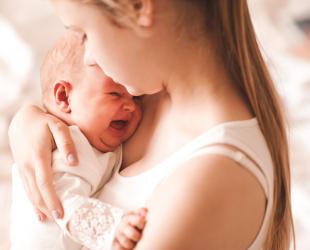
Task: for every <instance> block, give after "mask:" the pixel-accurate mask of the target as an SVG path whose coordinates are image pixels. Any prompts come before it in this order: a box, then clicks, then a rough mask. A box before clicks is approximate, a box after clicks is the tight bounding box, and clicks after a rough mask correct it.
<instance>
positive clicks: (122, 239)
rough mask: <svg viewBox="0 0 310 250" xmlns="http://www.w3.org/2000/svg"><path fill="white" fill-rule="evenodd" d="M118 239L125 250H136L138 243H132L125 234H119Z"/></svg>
mask: <svg viewBox="0 0 310 250" xmlns="http://www.w3.org/2000/svg"><path fill="white" fill-rule="evenodd" d="M116 239H117V241H118V243H119V244H120V245H121V247H123V248H125V249H134V247H135V246H136V242H133V241H131V240H130V239H128V238H127V237H126V236H125V235H124V234H118V235H117V237H116Z"/></svg>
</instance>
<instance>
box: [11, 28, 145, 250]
mask: <svg viewBox="0 0 310 250" xmlns="http://www.w3.org/2000/svg"><path fill="white" fill-rule="evenodd" d="M83 55H84V47H83V45H82V40H81V38H80V37H79V36H78V35H77V34H74V33H73V32H67V33H66V34H65V35H64V36H63V37H62V38H61V39H60V40H59V41H57V42H56V44H55V46H53V48H52V49H51V50H50V51H49V52H48V53H47V56H46V58H45V60H44V62H43V64H42V68H41V84H42V97H43V104H44V107H45V108H46V110H47V112H49V113H50V114H52V115H54V116H56V117H58V118H60V119H61V120H62V121H64V122H65V123H66V124H68V125H69V126H70V132H71V135H72V138H73V140H74V142H75V145H76V147H77V151H78V155H79V165H78V166H76V167H69V166H68V165H67V163H66V162H65V161H63V160H62V158H61V156H60V153H59V152H58V150H55V151H54V152H53V164H52V166H53V172H54V185H55V188H56V190H57V193H58V196H59V198H60V200H61V202H62V204H63V207H64V218H63V219H60V218H59V214H58V213H57V212H55V213H54V214H53V216H54V219H55V221H52V220H51V221H48V222H45V223H43V222H40V221H38V220H36V219H35V218H34V216H35V213H34V211H33V208H32V205H31V203H30V201H29V200H28V198H27V195H26V194H25V193H24V189H23V188H22V183H21V180H20V177H19V175H18V173H17V172H16V171H17V168H16V167H13V173H12V184H13V202H12V209H11V249H24V250H25V249H32V250H39V249H40V250H42V249H70V250H72V249H82V245H84V246H86V247H87V248H91V249H96V248H100V249H110V248H111V244H112V240H113V237H114V233H115V229H116V226H117V225H118V224H119V222H120V220H121V218H122V216H123V215H124V211H122V210H121V209H119V208H117V207H113V206H112V205H109V204H105V203H100V204H99V203H96V200H95V199H92V198H96V197H97V194H98V193H99V192H100V190H101V189H102V188H103V186H104V184H105V183H106V182H107V181H108V180H109V178H110V177H111V176H112V173H113V169H114V167H115V166H119V164H121V162H122V148H121V144H122V143H123V142H124V141H126V140H127V139H128V138H129V137H130V136H131V135H132V134H133V133H134V132H135V130H136V128H137V127H138V124H139V122H140V119H141V115H142V111H141V106H140V104H139V98H136V97H133V96H131V95H130V94H129V93H128V92H127V91H126V89H125V88H124V87H123V86H122V85H120V84H116V83H115V82H113V81H112V80H111V79H110V78H108V77H107V76H106V75H105V74H104V73H103V72H102V70H101V69H100V68H99V67H98V66H95V65H94V66H85V65H84V63H83ZM91 197H92V198H91ZM96 213H97V215H98V214H100V216H99V218H98V216H97V217H96ZM132 214H134V216H137V217H141V215H140V214H138V212H134V213H133V212H131V215H132ZM83 218H84V219H85V218H86V219H87V223H86V224H87V227H86V228H85V220H83ZM142 219H143V218H142ZM142 219H141V218H137V220H136V221H140V222H139V225H133V224H131V225H129V227H132V230H133V231H134V232H138V233H139V234H140V235H138V236H137V234H136V235H135V237H134V238H130V237H127V236H126V233H124V232H123V233H122V228H118V230H117V234H122V238H124V236H125V237H127V239H126V241H127V242H128V241H130V242H131V243H132V248H133V246H134V244H135V243H136V242H137V241H138V238H140V237H141V233H142V232H141V230H142V228H141V220H142ZM83 223H84V225H83ZM137 223H138V222H137ZM83 230H84V231H83ZM124 230H125V228H124ZM126 230H127V232H128V228H127V229H126ZM117 234H116V238H117ZM127 234H128V233H127ZM120 244H121V242H120ZM126 248H127V249H128V245H127V247H126Z"/></svg>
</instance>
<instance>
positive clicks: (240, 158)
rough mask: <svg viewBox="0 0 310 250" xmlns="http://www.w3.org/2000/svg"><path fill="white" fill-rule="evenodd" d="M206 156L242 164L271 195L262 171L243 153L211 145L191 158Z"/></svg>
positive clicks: (267, 193) (222, 146)
mask: <svg viewBox="0 0 310 250" xmlns="http://www.w3.org/2000/svg"><path fill="white" fill-rule="evenodd" d="M206 154H215V155H222V156H225V157H227V158H230V159H232V160H233V161H235V162H237V163H238V164H240V165H241V166H242V167H245V168H246V169H247V170H248V171H250V172H251V173H252V174H253V175H254V176H255V177H256V178H257V179H258V181H259V183H260V185H261V186H262V188H263V190H264V192H265V195H266V197H268V195H269V191H270V190H269V187H268V181H267V178H266V176H265V174H264V173H263V172H262V171H261V169H260V168H259V167H258V166H257V165H256V164H255V163H254V162H253V161H252V160H251V159H250V158H249V157H248V156H246V155H245V154H244V153H243V152H242V151H240V150H237V149H236V150H234V149H230V148H227V147H226V146H224V145H210V146H208V147H204V148H202V149H200V150H198V151H197V152H195V153H194V154H192V155H191V158H195V157H198V156H200V155H206Z"/></svg>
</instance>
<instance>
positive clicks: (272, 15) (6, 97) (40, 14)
mask: <svg viewBox="0 0 310 250" xmlns="http://www.w3.org/2000/svg"><path fill="white" fill-rule="evenodd" d="M249 4H250V6H251V10H252V15H253V18H254V22H255V26H256V29H257V33H258V36H259V39H260V43H261V45H262V49H263V51H264V54H265V57H266V61H267V62H268V64H269V66H270V69H271V71H272V74H273V76H274V79H275V81H276V85H277V87H278V89H279V92H280V93H281V96H282V98H283V100H284V103H285V108H286V110H287V113H288V119H289V123H290V142H291V163H292V165H291V166H292V178H293V197H292V202H293V212H294V219H295V224H296V236H297V238H296V239H297V249H298V250H308V249H310V246H309V245H310V240H308V237H309V235H310V169H309V167H308V165H309V163H310V141H309V139H310V1H309V0H249ZM61 32H63V28H62V25H61V24H60V22H59V20H58V19H57V17H56V16H55V15H54V14H53V12H52V9H51V8H50V6H49V4H48V1H47V0H1V2H0V211H1V214H0V249H1V250H2V249H7V248H8V237H9V235H8V226H9V208H10V199H11V196H10V170H11V164H12V162H13V160H12V157H11V154H10V150H9V146H8V138H7V128H8V125H9V122H10V119H11V118H12V116H13V114H14V113H15V112H16V110H17V109H18V108H19V107H20V106H21V105H23V104H25V103H39V101H40V88H39V66H40V63H41V60H42V57H43V56H44V53H45V51H46V50H47V48H48V47H49V46H50V44H51V43H52V42H53V41H54V40H55V39H56V38H57V36H59V34H61ZM308 138H309V139H308ZM29 145H30V146H31V142H29Z"/></svg>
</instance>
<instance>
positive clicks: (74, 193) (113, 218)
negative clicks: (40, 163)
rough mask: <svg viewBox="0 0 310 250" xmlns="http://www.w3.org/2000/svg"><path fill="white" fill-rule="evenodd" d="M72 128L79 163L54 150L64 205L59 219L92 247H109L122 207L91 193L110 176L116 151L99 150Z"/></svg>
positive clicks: (56, 179) (56, 178)
mask: <svg viewBox="0 0 310 250" xmlns="http://www.w3.org/2000/svg"><path fill="white" fill-rule="evenodd" d="M70 132H71V135H72V139H73V141H74V143H75V146H76V148H77V152H78V155H79V165H78V166H75V167H71V166H68V165H67V163H66V162H65V161H63V160H62V157H61V156H60V153H59V152H58V151H55V152H54V153H53V164H52V167H53V173H54V186H55V189H56V192H57V194H58V197H59V198H60V200H61V202H62V205H63V208H64V217H63V219H61V220H56V223H57V224H58V225H59V226H60V227H61V229H62V230H63V232H64V233H65V235H67V236H68V237H70V238H71V239H73V240H74V241H76V242H78V243H81V244H83V245H84V246H86V247H88V248H90V249H96V246H98V247H99V248H98V249H106V246H108V245H110V244H111V242H112V240H113V236H114V230H115V228H116V226H117V225H118V223H119V221H120V219H121V217H122V215H123V211H122V210H121V209H119V208H117V207H113V206H111V205H109V204H106V203H103V202H100V201H99V200H95V199H92V198H91V197H92V196H93V195H94V194H95V193H96V192H97V191H98V189H99V188H100V187H101V186H102V184H103V183H105V182H107V181H108V179H109V178H110V177H111V175H112V171H113V168H114V165H115V163H116V155H115V153H114V152H108V153H104V154H103V153H101V154H98V152H97V151H95V149H94V148H92V146H91V145H90V144H89V142H88V141H87V139H86V138H85V136H84V135H83V134H82V133H81V132H80V131H79V129H78V128H77V127H70ZM69 224H70V229H71V230H69V227H68V225H69ZM103 246H104V248H103Z"/></svg>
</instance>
